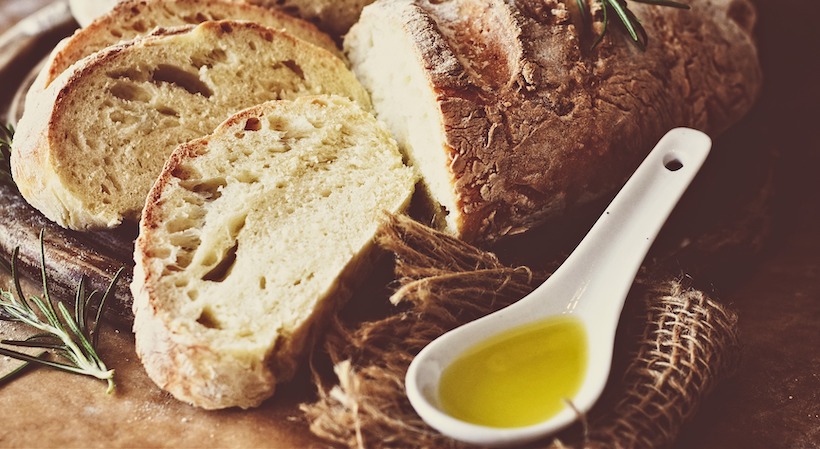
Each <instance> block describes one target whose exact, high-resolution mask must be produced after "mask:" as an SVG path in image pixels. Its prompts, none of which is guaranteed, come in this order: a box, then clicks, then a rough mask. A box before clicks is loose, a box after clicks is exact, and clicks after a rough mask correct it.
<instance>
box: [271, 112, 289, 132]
mask: <svg viewBox="0 0 820 449" xmlns="http://www.w3.org/2000/svg"><path fill="white" fill-rule="evenodd" d="M268 126H269V127H270V129H272V130H274V131H286V130H287V129H288V121H287V120H286V119H285V118H284V117H282V116H280V115H275V116H273V117H269V118H268Z"/></svg>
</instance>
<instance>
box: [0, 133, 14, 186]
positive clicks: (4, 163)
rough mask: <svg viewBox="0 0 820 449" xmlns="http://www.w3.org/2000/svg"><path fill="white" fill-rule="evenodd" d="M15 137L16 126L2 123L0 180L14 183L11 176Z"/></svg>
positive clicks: (0, 135)
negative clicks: (12, 142) (12, 143)
mask: <svg viewBox="0 0 820 449" xmlns="http://www.w3.org/2000/svg"><path fill="white" fill-rule="evenodd" d="M13 137H14V127H13V126H12V125H11V124H8V125H0V182H4V183H9V184H13V183H14V181H13V180H12V178H11V167H10V166H9V160H10V158H11V139H12V138H13Z"/></svg>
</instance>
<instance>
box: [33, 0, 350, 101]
mask: <svg viewBox="0 0 820 449" xmlns="http://www.w3.org/2000/svg"><path fill="white" fill-rule="evenodd" d="M228 19H230V20H249V21H253V22H257V23H259V24H260V25H264V26H267V27H269V28H273V29H278V30H282V31H287V32H288V33H290V34H291V35H293V36H294V37H298V38H300V39H304V40H306V41H308V42H310V43H312V44H315V45H318V46H320V47H322V48H324V49H326V50H328V51H330V52H333V53H335V54H336V55H337V56H340V57H341V56H342V55H341V52H340V51H339V49H338V48H337V47H336V44H335V43H334V42H333V40H331V39H330V37H329V36H328V35H327V34H325V33H322V32H320V31H319V30H318V29H316V27H315V26H314V25H312V24H310V23H308V22H306V21H304V20H299V19H296V18H294V17H293V16H290V15H288V14H285V13H283V12H281V11H278V10H274V9H270V8H263V7H259V6H254V5H250V4H247V3H243V2H236V1H230V0H126V1H124V2H121V3H119V4H117V5H116V6H115V7H114V8H113V9H112V10H111V11H109V12H108V13H106V14H104V15H102V16H100V17H99V18H97V19H96V20H94V21H93V22H91V23H90V24H89V25H88V26H86V27H84V28H80V29H78V30H77V31H75V32H74V34H73V35H71V36H69V37H67V38H65V39H63V40H62V41H61V42H60V43H59V44H57V46H56V48H55V49H54V50H53V51H52V52H51V54H50V56H49V58H48V60H47V61H46V63H45V65H44V66H43V69H42V71H41V72H40V74H39V76H38V77H37V79H36V80H35V82H34V85H33V86H32V88H31V93H32V94H35V95H36V93H37V92H39V91H42V90H44V89H45V88H46V87H47V86H48V85H49V84H51V82H52V81H53V80H54V78H56V77H57V75H59V74H61V73H63V71H64V70H65V69H67V68H68V67H69V66H70V65H71V64H73V63H75V62H77V61H79V60H80V59H82V58H84V57H86V56H88V55H90V54H92V53H96V52H97V51H100V50H102V49H104V48H106V47H109V46H111V45H114V44H116V43H118V42H121V41H126V40H130V39H133V38H135V37H137V36H141V35H144V34H148V33H150V32H151V31H153V30H154V29H156V28H157V27H163V28H168V27H175V26H182V25H194V24H198V23H201V22H205V21H208V20H228Z"/></svg>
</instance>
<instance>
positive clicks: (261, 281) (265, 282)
mask: <svg viewBox="0 0 820 449" xmlns="http://www.w3.org/2000/svg"><path fill="white" fill-rule="evenodd" d="M266 288H268V278H266V277H265V276H262V277H260V278H259V290H264V289H266Z"/></svg>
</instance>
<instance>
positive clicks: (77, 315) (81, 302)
mask: <svg viewBox="0 0 820 449" xmlns="http://www.w3.org/2000/svg"><path fill="white" fill-rule="evenodd" d="M85 298H86V296H85V275H82V276H80V282H79V283H78V285H77V293H76V294H75V295H74V321H76V322H77V325H78V326H79V327H80V332H85Z"/></svg>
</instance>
